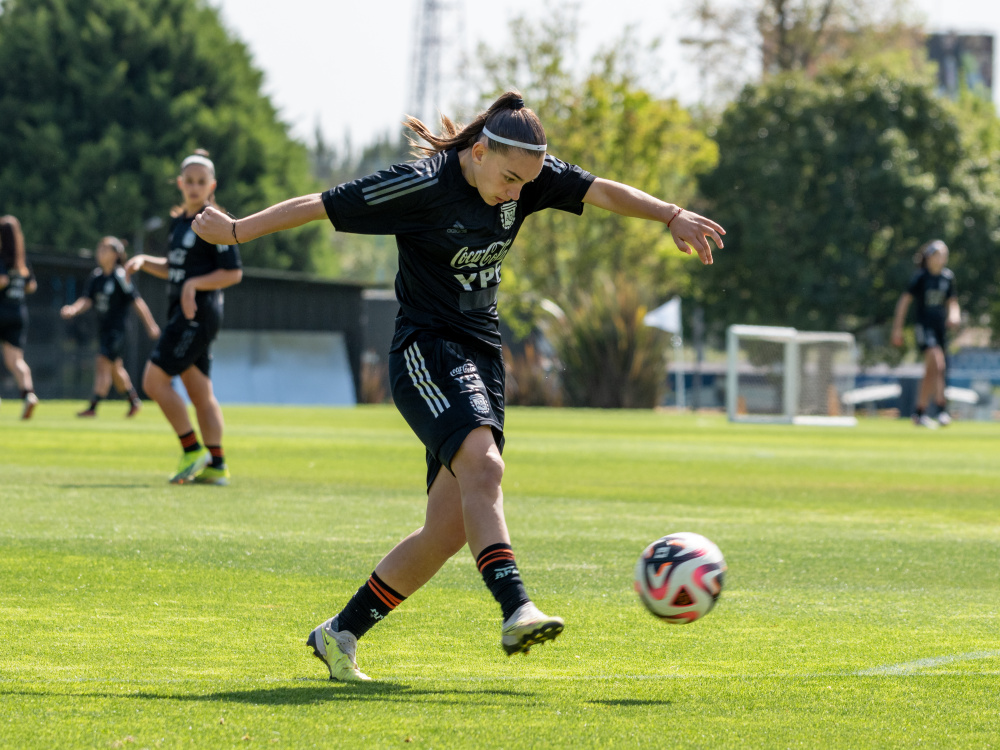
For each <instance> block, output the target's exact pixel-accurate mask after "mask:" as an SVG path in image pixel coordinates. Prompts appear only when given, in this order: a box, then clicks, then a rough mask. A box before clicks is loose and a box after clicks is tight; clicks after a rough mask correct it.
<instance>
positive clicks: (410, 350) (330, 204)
mask: <svg viewBox="0 0 1000 750" xmlns="http://www.w3.org/2000/svg"><path fill="white" fill-rule="evenodd" d="M442 121H443V124H444V126H445V133H444V134H443V135H442V136H441V137H437V136H434V135H432V134H431V133H430V131H429V130H428V128H427V127H426V126H425V125H424V124H423V123H422V122H420V121H419V120H416V119H413V118H408V120H407V123H406V124H407V126H408V127H409V128H410V129H411V130H412V131H413V132H414V133H416V134H417V135H418V136H420V137H421V138H422V139H424V140H425V141H426V142H427V143H428V144H429V145H428V146H425V147H422V149H423V151H424V153H426V154H427V158H425V159H422V160H420V161H417V162H415V163H411V164H398V165H395V166H393V167H391V168H390V169H387V170H385V171H382V172H379V173H377V174H374V175H371V176H369V177H365V178H363V179H360V180H357V181H355V182H352V183H349V184H346V185H340V186H338V187H336V188H333V189H332V190H329V191H327V192H326V193H323V194H315V195H307V196H302V197H300V198H294V199H291V200H289V201H285V202H283V203H280V204H278V205H276V206H272V207H271V208H268V209H266V210H264V211H262V212H260V213H258V214H255V215H253V216H250V217H247V218H244V219H240V220H238V221H234V220H231V219H229V218H227V217H226V216H225V215H224V214H222V213H221V212H219V211H215V210H212V209H206V210H205V211H204V212H203V213H202V214H201V215H199V217H198V218H197V219H196V220H195V223H194V228H195V230H196V231H197V232H198V233H199V234H201V236H202V237H205V238H206V239H207V240H209V241H211V242H221V241H223V240H224V239H225V238H226V237H228V236H230V234H231V233H235V234H236V235H237V236H238V237H239V238H240V240H242V241H247V240H252V239H255V238H257V237H260V236H261V235H264V234H268V233H270V232H275V231H279V230H282V229H288V228H291V227H296V226H299V225H302V224H305V223H307V222H310V221H315V220H319V219H323V218H329V219H330V221H332V223H333V225H334V227H335V228H336V229H337V230H338V231H349V232H364V233H370V234H393V235H395V236H396V243H397V246H398V248H399V273H398V274H397V276H396V296H397V299H398V300H399V303H400V307H401V309H400V313H399V315H398V317H397V319H396V334H395V337H394V340H393V344H392V348H391V350H390V355H389V371H390V379H391V381H392V395H393V400H394V401H395V403H396V406H397V407H398V408H399V410H400V412H401V413H402V414H403V416H404V418H405V419H406V420H407V422H408V423H409V425H410V427H411V428H412V429H413V430H414V432H415V433H416V434H417V436H418V437H419V438H420V440H421V441H422V442H423V443H424V446H425V447H426V459H427V488H428V496H427V513H426V520H425V523H424V525H423V526H422V527H421V528H419V529H417V530H416V531H414V532H413V533H412V534H410V535H409V536H408V537H406V538H405V539H403V540H402V541H401V542H400V543H399V544H397V545H396V547H395V548H393V550H392V551H390V552H389V554H388V555H386V556H385V557H384V558H383V559H382V560H381V561H380V562H379V564H378V565H377V566H376V568H375V571H374V572H373V573H372V575H371V577H370V578H369V579H368V581H367V582H366V583H365V585H363V586H362V587H361V588H360V589H359V590H358V592H357V593H356V594H355V595H354V597H353V598H352V599H351V600H350V601H349V602H348V604H347V606H346V607H344V609H343V610H342V611H341V612H340V613H339V614H338V615H337V616H336V617H333V618H331V619H329V620H327V621H326V622H324V623H322V624H321V625H320V626H318V627H317V628H316V629H315V630H313V632H312V633H311V634H310V636H309V640H308V644H309V645H310V646H312V648H313V649H314V653H315V655H316V656H317V657H319V658H320V659H322V660H323V661H325V662H326V663H327V666H328V667H329V669H330V676H331V678H334V679H341V680H348V681H358V680H367V679H368V677H367V676H366V675H364V674H363V673H362V672H361V671H360V670H359V669H358V667H357V661H356V658H355V653H356V647H357V638H359V637H361V636H362V635H363V634H364V633H365V632H366V631H367V630H368V629H369V628H371V627H372V626H373V625H374V624H375V623H376V622H378V621H380V620H382V619H383V618H384V617H385V616H386V615H387V614H388V613H389V612H390V611H391V610H392V609H393V608H395V607H396V606H397V605H398V604H400V603H401V602H402V601H403V599H405V598H406V597H407V596H409V595H411V594H412V593H413V592H414V591H416V590H417V589H419V588H420V587H421V586H422V585H423V584H424V583H426V582H427V581H428V580H430V578H431V577H432V576H433V575H434V574H435V573H436V572H437V571H438V569H439V568H440V567H441V566H442V565H443V564H444V563H445V561H446V560H448V558H450V557H451V556H452V555H454V554H455V553H456V552H458V550H460V549H461V548H462V546H463V545H465V544H466V543H468V545H469V549H470V551H471V552H472V555H473V557H474V558H475V559H476V562H477V566H478V568H479V571H480V573H481V574H482V576H483V580H484V582H485V583H486V585H487V587H488V588H489V589H490V592H491V593H492V594H493V596H494V598H495V599H496V600H497V602H498V603H499V604H500V608H501V611H502V616H503V625H502V628H501V645H502V647H503V649H504V650H505V651H506V652H507V653H508V654H514V653H524V652H527V651H528V649H529V648H530V647H531V646H532V645H534V644H535V643H540V642H543V641H546V640H550V639H552V638H555V637H556V636H557V635H558V634H559V633H560V632H561V631H562V628H563V621H562V620H561V619H560V618H558V617H549V616H547V615H545V614H543V613H542V612H540V611H539V610H538V608H537V607H536V606H535V605H534V604H533V603H532V602H531V600H530V598H529V597H528V595H527V593H526V591H525V589H524V585H523V583H522V581H521V577H520V573H519V571H518V568H517V565H516V562H515V558H514V554H513V550H512V548H511V544H510V536H509V534H508V532H507V525H506V521H505V519H504V513H503V493H502V491H501V487H500V483H501V479H502V477H503V471H504V463H503V459H502V458H501V451H502V449H503V444H504V438H503V423H504V403H503V397H504V364H503V359H502V354H501V346H500V335H499V327H498V318H497V311H496V298H497V296H496V295H497V286H498V285H499V283H500V271H501V263H502V261H503V259H504V257H505V256H506V254H507V252H508V251H509V249H510V247H511V244H512V242H513V241H514V238H515V236H516V235H517V232H518V230H519V229H520V227H521V224H522V222H523V221H524V219H525V217H526V216H527V215H528V214H530V213H533V212H535V211H540V210H542V209H545V208H559V209H562V210H565V211H569V212H572V213H577V214H579V213H581V212H582V211H583V204H584V203H589V204H591V205H594V206H598V207H600V208H604V209H607V210H609V211H614V212H615V213H619V214H623V215H626V216H635V217H641V218H645V219H650V220H653V221H659V222H662V223H663V224H666V225H667V226H668V227H669V228H670V231H671V232H672V233H673V238H674V241H675V242H676V244H677V246H678V247H679V248H681V249H682V250H683V251H684V252H687V253H690V252H691V249H690V248H689V247H688V244H690V245H691V246H692V247H694V248H695V250H697V252H698V255H699V257H700V258H701V259H702V262H704V263H706V264H707V263H711V262H712V251H711V246H710V245H709V243H708V240H707V238H708V237H711V238H712V240H713V241H714V242H715V243H716V244H717V245H718V246H719V247H722V240H721V238H720V236H719V235H720V234H723V233H724V232H723V230H722V227H720V226H718V225H717V224H715V223H714V222H711V221H709V220H708V219H705V218H703V217H701V216H698V215H697V214H693V213H689V212H687V211H684V210H682V209H681V208H680V207H678V206H675V205H672V204H669V203H664V202H663V201H660V200H658V199H656V198H653V197H652V196H649V195H647V194H646V193H643V192H641V191H639V190H636V189H634V188H631V187H629V186H626V185H622V184H619V183H615V182H610V181H608V180H602V179H599V178H596V179H595V178H594V177H593V176H592V175H590V174H589V173H587V172H586V171H584V170H583V169H581V168H579V167H576V166H573V165H571V164H566V163H565V162H562V161H559V160H558V159H555V158H554V157H551V156H548V155H547V154H546V150H547V147H546V139H545V131H544V129H543V128H542V125H541V123H540V122H539V121H538V118H537V116H536V115H535V114H534V112H532V111H531V110H529V109H525V108H524V102H523V101H522V100H521V97H520V94H518V93H516V92H508V93H507V94H504V95H503V96H502V97H500V98H499V99H498V100H497V101H496V102H494V103H493V105H492V106H490V108H489V110H487V111H486V112H485V113H483V114H481V115H479V116H478V117H477V118H476V119H475V120H474V121H473V122H472V124H470V125H469V126H467V127H465V128H464V129H462V130H459V129H458V128H457V127H456V126H455V125H454V124H453V123H452V122H451V121H450V120H448V119H447V118H442ZM442 468H443V469H445V470H444V471H442V470H441V469H442Z"/></svg>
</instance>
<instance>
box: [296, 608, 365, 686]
mask: <svg viewBox="0 0 1000 750" xmlns="http://www.w3.org/2000/svg"><path fill="white" fill-rule="evenodd" d="M337 627H338V625H337V618H336V617H331V618H330V619H329V620H327V621H326V622H324V623H323V624H322V625H320V626H318V627H317V628H315V629H314V630H313V632H311V633H310V634H309V638H308V639H307V640H306V645H307V646H309V647H310V648H311V649H312V650H313V656H315V657H316V658H317V659H319V660H320V661H321V662H323V663H324V664H326V666H327V669H329V670H330V679H331V680H334V681H337V682H371V679H372V678H371V677H369V676H368V675H366V674H365V673H364V672H362V671H361V670H360V669H358V662H357V660H356V659H355V655H356V654H357V652H358V639H357V638H355V637H354V634H353V633H349V632H348V631H346V630H341V631H337V630H335V628H337Z"/></svg>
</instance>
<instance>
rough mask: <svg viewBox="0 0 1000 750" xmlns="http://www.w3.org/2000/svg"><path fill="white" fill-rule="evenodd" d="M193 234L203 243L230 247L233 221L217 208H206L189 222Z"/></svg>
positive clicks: (232, 240)
mask: <svg viewBox="0 0 1000 750" xmlns="http://www.w3.org/2000/svg"><path fill="white" fill-rule="evenodd" d="M191 228H192V229H193V230H194V233H195V234H197V235H198V236H199V237H201V238H202V239H203V240H205V242H210V243H212V244H213V245H231V244H233V242H235V240H234V239H233V220H232V219H230V218H229V217H228V216H226V214H224V213H222V211H220V210H219V209H217V208H214V207H212V206H206V207H205V209H204V210H203V211H202V212H201V213H200V214H198V215H197V216H195V217H194V221H192V222H191Z"/></svg>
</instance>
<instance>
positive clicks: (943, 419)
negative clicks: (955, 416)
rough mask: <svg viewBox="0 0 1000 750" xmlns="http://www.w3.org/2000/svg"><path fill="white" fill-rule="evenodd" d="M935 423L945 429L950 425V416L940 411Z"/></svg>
mask: <svg viewBox="0 0 1000 750" xmlns="http://www.w3.org/2000/svg"><path fill="white" fill-rule="evenodd" d="M937 421H938V424H939V425H941V426H942V427H947V426H948V425H950V424H951V414H949V413H948V412H947V411H945V410H944V409H942V410H941V411H939V412H938V415H937Z"/></svg>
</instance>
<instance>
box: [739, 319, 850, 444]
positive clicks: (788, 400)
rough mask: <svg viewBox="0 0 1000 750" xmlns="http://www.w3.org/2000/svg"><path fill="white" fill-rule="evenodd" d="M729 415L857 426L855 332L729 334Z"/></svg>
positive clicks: (747, 329) (760, 329) (743, 329)
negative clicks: (849, 399) (852, 393)
mask: <svg viewBox="0 0 1000 750" xmlns="http://www.w3.org/2000/svg"><path fill="white" fill-rule="evenodd" d="M726 349H727V353H728V357H727V365H726V411H727V412H728V414H729V419H730V421H733V422H774V423H785V424H814V425H839V426H853V425H855V424H857V420H856V419H855V418H854V405H853V404H844V403H843V401H842V396H843V394H844V393H845V392H846V391H849V390H851V389H852V388H853V387H854V379H855V376H856V375H857V371H858V366H857V349H856V347H855V345H854V336H852V335H851V334H849V333H836V332H823V331H798V330H796V329H794V328H780V327H772V326H745V325H734V326H730V327H729V329H728V330H727V332H726Z"/></svg>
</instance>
